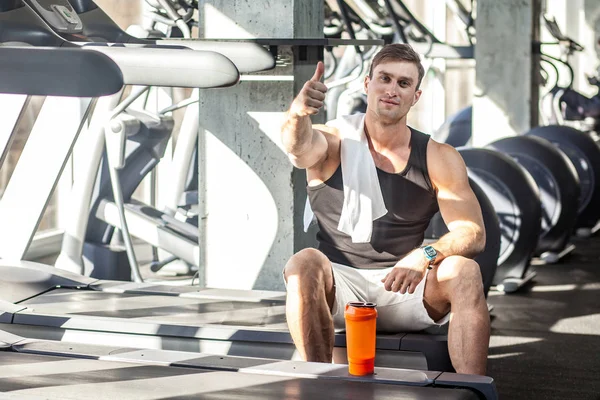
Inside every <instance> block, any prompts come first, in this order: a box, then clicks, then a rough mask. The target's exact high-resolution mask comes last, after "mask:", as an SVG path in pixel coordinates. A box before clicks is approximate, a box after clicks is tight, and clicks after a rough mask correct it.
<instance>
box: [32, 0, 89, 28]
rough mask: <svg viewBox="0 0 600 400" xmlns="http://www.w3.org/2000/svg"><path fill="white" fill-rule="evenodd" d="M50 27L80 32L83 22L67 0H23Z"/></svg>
mask: <svg viewBox="0 0 600 400" xmlns="http://www.w3.org/2000/svg"><path fill="white" fill-rule="evenodd" d="M24 1H25V3H27V5H28V6H29V7H30V8H31V9H33V10H34V11H35V12H36V13H37V14H38V15H39V16H40V17H41V18H42V19H43V20H44V21H46V23H47V24H48V25H50V27H51V28H52V29H54V30H55V31H57V32H61V33H81V32H82V30H83V24H82V23H81V19H79V16H78V15H77V13H76V12H75V10H74V9H73V7H71V4H69V1H68V0H24Z"/></svg>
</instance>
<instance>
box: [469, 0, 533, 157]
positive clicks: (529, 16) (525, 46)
mask: <svg viewBox="0 0 600 400" xmlns="http://www.w3.org/2000/svg"><path fill="white" fill-rule="evenodd" d="M540 1H541V0H504V1H496V0H479V1H477V45H476V49H475V60H476V67H475V68H476V87H475V93H474V94H475V98H474V101H473V145H474V146H484V145H486V144H488V143H490V142H492V141H494V140H497V139H500V138H502V137H506V136H515V135H520V134H523V133H525V132H526V131H527V130H529V129H530V128H531V127H532V126H536V125H537V124H538V118H539V117H538V100H539V95H538V91H539V82H538V81H537V80H538V76H539V74H538V72H537V71H538V68H539V58H538V57H537V55H535V54H534V52H533V47H532V42H534V41H537V40H538V38H539V10H540Z"/></svg>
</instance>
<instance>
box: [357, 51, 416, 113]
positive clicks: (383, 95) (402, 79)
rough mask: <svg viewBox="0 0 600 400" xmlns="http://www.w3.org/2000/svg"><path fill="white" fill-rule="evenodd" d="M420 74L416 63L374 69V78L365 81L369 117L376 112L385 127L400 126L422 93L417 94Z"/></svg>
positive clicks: (390, 64)
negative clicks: (394, 124)
mask: <svg viewBox="0 0 600 400" xmlns="http://www.w3.org/2000/svg"><path fill="white" fill-rule="evenodd" d="M418 81H419V71H418V69H417V66H416V65H415V64H413V63H409V62H404V61H390V62H386V63H381V64H379V65H377V66H376V67H375V68H374V69H373V78H369V77H368V76H367V77H366V78H365V92H366V93H367V113H369V112H374V113H375V114H376V115H377V117H379V119H380V121H381V122H383V123H396V122H398V121H400V120H401V119H402V118H404V117H405V116H406V114H407V113H408V111H409V110H410V108H411V107H412V106H414V105H415V104H416V103H417V101H418V100H419V97H421V90H417V83H418Z"/></svg>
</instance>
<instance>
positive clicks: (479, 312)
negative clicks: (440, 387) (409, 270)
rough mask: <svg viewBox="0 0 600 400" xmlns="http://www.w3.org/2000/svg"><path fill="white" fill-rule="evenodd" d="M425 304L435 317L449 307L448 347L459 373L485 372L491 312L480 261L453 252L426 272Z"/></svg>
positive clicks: (440, 315)
mask: <svg viewBox="0 0 600 400" xmlns="http://www.w3.org/2000/svg"><path fill="white" fill-rule="evenodd" d="M424 302H425V308H426V309H427V311H428V313H429V315H430V316H431V318H432V319H433V320H438V319H441V318H442V317H443V316H444V315H445V314H446V313H447V312H448V310H450V325H449V328H448V351H449V353H450V359H451V360H452V365H453V366H454V369H455V370H456V372H458V373H463V374H478V375H485V373H486V367H487V356H488V349H489V342H490V315H489V312H488V309H487V303H486V301H485V296H484V294H483V283H482V279H481V272H480V269H479V265H477V263H476V262H475V261H473V260H470V259H467V258H464V257H459V256H454V257H448V258H446V259H444V260H443V261H442V262H441V263H440V264H439V265H438V266H436V267H435V268H434V269H433V270H432V271H430V273H429V275H428V276H427V282H426V285H425V294H424Z"/></svg>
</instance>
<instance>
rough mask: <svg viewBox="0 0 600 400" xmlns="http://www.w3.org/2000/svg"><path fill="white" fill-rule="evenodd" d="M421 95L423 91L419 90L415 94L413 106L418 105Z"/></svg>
mask: <svg viewBox="0 0 600 400" xmlns="http://www.w3.org/2000/svg"><path fill="white" fill-rule="evenodd" d="M421 93H423V91H422V90H421V89H419V90H417V91H416V92H415V97H414V98H413V103H412V105H413V106H414V105H415V104H417V101H419V99H420V98H421Z"/></svg>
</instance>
